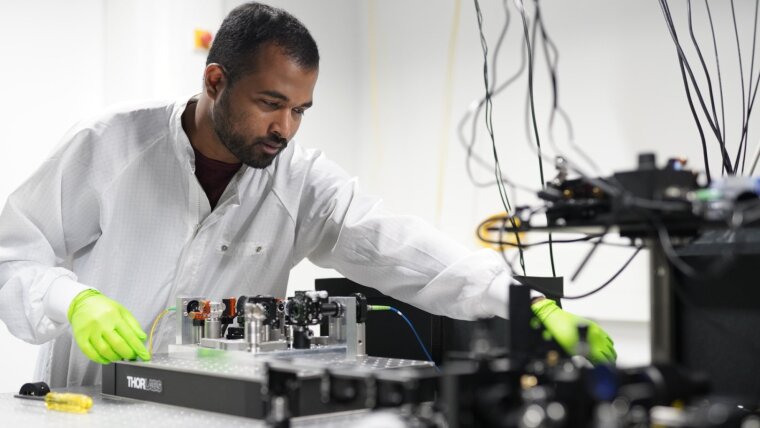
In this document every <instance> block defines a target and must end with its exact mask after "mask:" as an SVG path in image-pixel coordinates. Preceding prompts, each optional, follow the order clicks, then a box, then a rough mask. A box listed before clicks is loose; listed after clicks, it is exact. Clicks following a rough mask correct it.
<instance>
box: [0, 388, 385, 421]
mask: <svg viewBox="0 0 760 428" xmlns="http://www.w3.org/2000/svg"><path fill="white" fill-rule="evenodd" d="M56 391H57V392H76V393H80V394H87V395H89V396H91V397H92V399H93V406H92V409H91V410H90V412H89V413H87V414H76V413H64V412H59V411H54V410H48V409H46V408H45V404H44V403H42V402H40V401H34V400H23V399H20V398H14V397H13V394H10V393H7V394H0V426H3V427H44V426H51V427H61V428H66V427H76V428H87V427H108V428H116V427H152V426H161V427H175V426H183V427H197V426H209V427H214V426H224V427H238V426H245V427H251V426H253V427H264V426H266V425H265V424H264V423H263V422H261V421H258V420H255V419H249V418H244V417H240V416H230V415H225V414H221V413H213V412H205V411H200V410H195V409H188V408H183V407H175V406H168V405H164V404H158V403H149V402H142V401H135V400H129V399H122V398H112V397H103V396H101V394H100V386H95V387H80V388H68V389H66V390H59V389H57V390H56ZM292 425H293V426H294V427H336V428H340V427H356V426H362V427H368V426H379V427H383V428H389V427H392V426H399V425H394V424H393V421H392V415H388V414H377V413H374V414H370V413H369V412H367V411H359V412H351V413H343V414H333V415H326V416H315V417H306V418H296V419H294V420H293V424H292Z"/></svg>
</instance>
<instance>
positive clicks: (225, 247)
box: [222, 245, 230, 251]
mask: <svg viewBox="0 0 760 428" xmlns="http://www.w3.org/2000/svg"><path fill="white" fill-rule="evenodd" d="M228 248H230V247H228V246H226V245H222V251H227V249H228Z"/></svg>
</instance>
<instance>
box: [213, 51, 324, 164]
mask: <svg viewBox="0 0 760 428" xmlns="http://www.w3.org/2000/svg"><path fill="white" fill-rule="evenodd" d="M256 61H257V63H256V66H255V68H254V71H252V72H250V73H247V74H245V75H241V76H239V77H238V78H237V80H236V81H235V82H234V83H233V85H232V86H229V85H227V86H225V87H224V88H223V89H222V91H221V92H220V94H219V96H218V97H217V99H216V102H215V103H214V106H213V109H212V112H211V113H212V114H211V119H212V121H213V125H214V131H215V132H216V135H217V137H218V138H219V140H220V141H221V143H222V144H224V146H225V147H227V149H228V150H229V151H230V152H231V153H232V154H233V155H235V157H237V158H238V160H240V162H242V163H244V164H246V165H248V166H250V167H253V168H266V167H267V166H269V165H270V164H271V163H272V161H273V160H274V158H275V157H276V156H277V155H278V154H279V153H280V152H281V151H282V150H283V149H284V148H285V146H286V145H287V144H288V142H289V141H290V140H291V139H292V138H293V136H294V135H295V134H296V131H298V127H299V126H300V125H301V119H302V118H303V115H304V112H305V111H306V109H308V108H309V107H311V104H312V96H313V93H314V85H315V84H316V83H317V74H318V70H317V69H313V70H305V69H303V68H301V67H300V66H299V65H298V64H297V63H296V62H295V61H294V60H292V59H291V58H289V57H288V56H287V55H286V54H284V53H283V52H282V51H281V50H280V48H278V47H277V46H275V45H271V44H270V45H266V46H264V47H263V48H262V50H261V51H260V52H259V54H258V58H257V59H256Z"/></svg>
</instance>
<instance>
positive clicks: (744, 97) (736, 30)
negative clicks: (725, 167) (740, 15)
mask: <svg viewBox="0 0 760 428" xmlns="http://www.w3.org/2000/svg"><path fill="white" fill-rule="evenodd" d="M731 18H732V20H733V23H734V35H735V36H736V52H737V53H738V55H739V81H740V82H741V87H742V125H744V124H746V123H747V101H748V98H749V97H748V96H747V95H745V88H744V64H743V63H742V49H741V44H740V43H739V27H738V25H737V24H736V11H735V10H734V0H731ZM743 128H745V129H746V127H744V126H743ZM746 135H747V134H746V133H745V132H742V136H741V138H740V139H739V150H737V152H736V160H735V161H734V172H736V171H737V169H738V168H739V159H740V158H741V154H742V146H743V145H744V142H745V138H746Z"/></svg>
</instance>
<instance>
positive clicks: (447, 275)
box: [296, 155, 510, 319]
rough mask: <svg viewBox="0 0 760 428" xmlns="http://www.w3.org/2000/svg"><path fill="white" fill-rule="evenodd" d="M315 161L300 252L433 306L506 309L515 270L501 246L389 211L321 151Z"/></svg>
mask: <svg viewBox="0 0 760 428" xmlns="http://www.w3.org/2000/svg"><path fill="white" fill-rule="evenodd" d="M311 161H312V163H311V169H310V171H309V174H308V175H307V177H306V178H305V184H304V189H305V190H304V191H303V193H302V198H301V199H302V200H301V205H300V210H299V216H298V225H297V238H296V260H300V259H301V258H303V257H308V258H309V259H310V260H311V261H312V262H314V263H315V264H317V265H319V266H322V267H329V268H334V269H336V270H338V271H339V272H341V273H342V274H344V275H345V276H347V277H348V278H350V279H352V280H354V281H356V282H358V283H361V284H363V285H367V286H370V287H373V288H376V289H378V290H380V291H382V292H384V293H386V294H388V295H390V296H393V297H395V298H397V299H399V300H403V301H405V302H408V303H410V304H412V305H415V306H418V307H420V308H422V309H425V310H427V311H429V312H432V313H435V314H441V315H447V316H449V317H452V318H458V319H474V318H478V317H490V316H494V315H498V316H501V317H505V316H506V315H507V314H506V312H507V289H508V285H509V282H510V274H509V271H508V269H507V268H506V265H505V263H504V261H503V260H502V259H501V257H500V256H499V255H498V254H497V253H496V252H494V251H492V250H481V251H478V252H472V251H470V250H468V249H467V248H465V247H464V246H462V245H461V244H459V243H457V242H455V241H454V240H452V239H450V238H449V237H447V236H445V235H444V234H443V233H441V232H440V231H438V230H437V229H435V228H434V227H433V226H431V225H429V224H427V223H426V222H424V221H422V220H421V219H418V218H416V217H411V216H401V215H394V214H391V213H389V212H387V211H386V210H384V209H383V208H382V204H381V202H380V200H379V199H377V198H374V197H370V196H367V195H363V194H361V193H360V192H359V191H358V188H357V184H356V181H355V179H352V178H350V177H349V176H348V175H347V174H346V173H345V172H344V171H343V170H342V169H341V168H340V167H338V166H337V165H335V164H334V163H332V162H331V161H329V160H327V159H326V158H325V157H324V156H322V155H319V156H317V157H315V158H313V159H312V160H311Z"/></svg>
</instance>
